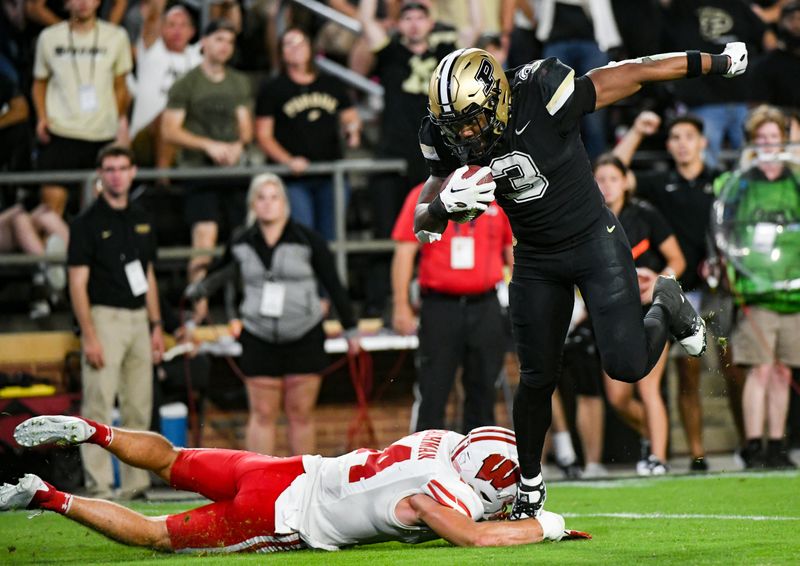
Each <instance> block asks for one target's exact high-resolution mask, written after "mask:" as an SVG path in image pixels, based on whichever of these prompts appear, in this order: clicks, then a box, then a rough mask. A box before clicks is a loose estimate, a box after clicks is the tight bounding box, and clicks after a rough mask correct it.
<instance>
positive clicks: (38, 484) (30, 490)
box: [0, 474, 50, 511]
mask: <svg viewBox="0 0 800 566" xmlns="http://www.w3.org/2000/svg"><path fill="white" fill-rule="evenodd" d="M49 489H50V488H48V487H47V485H46V484H45V483H44V482H43V481H42V480H41V479H40V478H39V476H35V475H33V474H25V475H24V476H23V477H22V479H21V480H19V482H17V483H16V484H15V485H14V484H10V483H4V484H3V485H2V486H0V511H13V510H14V509H25V508H26V507H28V504H29V503H30V502H31V499H33V496H34V495H35V494H36V492H37V491H48V490H49Z"/></svg>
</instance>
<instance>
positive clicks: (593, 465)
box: [581, 462, 608, 480]
mask: <svg viewBox="0 0 800 566" xmlns="http://www.w3.org/2000/svg"><path fill="white" fill-rule="evenodd" d="M606 477H608V469H607V468H606V467H605V466H604V465H603V464H598V463H597V462H589V463H588V464H586V467H585V468H584V469H583V474H581V478H583V479H585V480H589V479H597V478H606Z"/></svg>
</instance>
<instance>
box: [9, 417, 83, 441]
mask: <svg viewBox="0 0 800 566" xmlns="http://www.w3.org/2000/svg"><path fill="white" fill-rule="evenodd" d="M96 431H97V429H96V428H94V427H93V426H91V425H90V424H89V423H87V422H86V421H84V420H83V419H79V418H78V417H64V416H56V415H43V416H40V417H33V418H30V419H28V420H26V421H24V422H22V423H20V424H18V425H17V428H15V429H14V440H16V441H17V443H18V444H19V445H20V446H26V447H28V448H31V447H33V446H39V445H41V444H49V443H52V442H56V443H59V444H80V443H81V442H85V441H86V440H88V439H89V438H90V437H91V436H92V435H93V434H94V433H95V432H96Z"/></svg>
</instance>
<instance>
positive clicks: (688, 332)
mask: <svg viewBox="0 0 800 566" xmlns="http://www.w3.org/2000/svg"><path fill="white" fill-rule="evenodd" d="M653 304H654V305H661V306H663V307H664V308H666V309H667V312H669V321H670V322H669V331H670V333H671V334H672V335H673V336H674V337H675V339H676V340H677V341H678V342H679V343H680V345H681V346H683V349H684V350H686V353H687V354H689V355H690V356H694V357H696V358H699V357H700V356H702V355H703V353H704V352H705V351H706V322H705V321H704V320H703V317H701V316H700V315H699V314H697V311H696V310H694V307H693V306H692V304H691V303H690V302H689V300H688V299H687V298H686V295H684V294H683V291H682V290H681V286H680V284H679V283H678V281H677V280H676V279H675V278H674V277H666V276H664V275H659V276H658V279H656V285H655V288H654V289H653Z"/></svg>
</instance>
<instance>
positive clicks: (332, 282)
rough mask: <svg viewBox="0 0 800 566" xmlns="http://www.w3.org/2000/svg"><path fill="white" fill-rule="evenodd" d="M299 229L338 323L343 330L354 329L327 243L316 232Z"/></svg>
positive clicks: (351, 312) (352, 315) (348, 300)
mask: <svg viewBox="0 0 800 566" xmlns="http://www.w3.org/2000/svg"><path fill="white" fill-rule="evenodd" d="M300 229H301V230H303V232H304V233H305V236H306V238H307V239H308V242H309V244H310V246H311V267H312V268H313V269H314V273H315V274H316V276H317V278H318V279H319V280H320V282H321V283H322V286H323V287H324V288H325V290H326V291H327V292H328V294H329V295H330V297H331V301H332V302H333V306H334V307H335V308H336V313H337V314H338V315H339V322H341V323H342V327H343V328H344V329H345V330H347V329H350V328H355V327H356V326H357V325H358V323H357V321H356V318H355V315H354V314H353V305H352V303H351V302H350V297H349V296H348V295H347V291H346V290H345V288H344V285H342V282H341V280H339V274H338V273H337V272H336V263H335V262H334V260H333V254H332V253H331V250H330V248H328V243H327V242H326V241H325V240H324V239H323V238H322V236H320V235H319V234H317V233H316V232H313V231H312V230H308V229H305V228H302V227H300Z"/></svg>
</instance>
